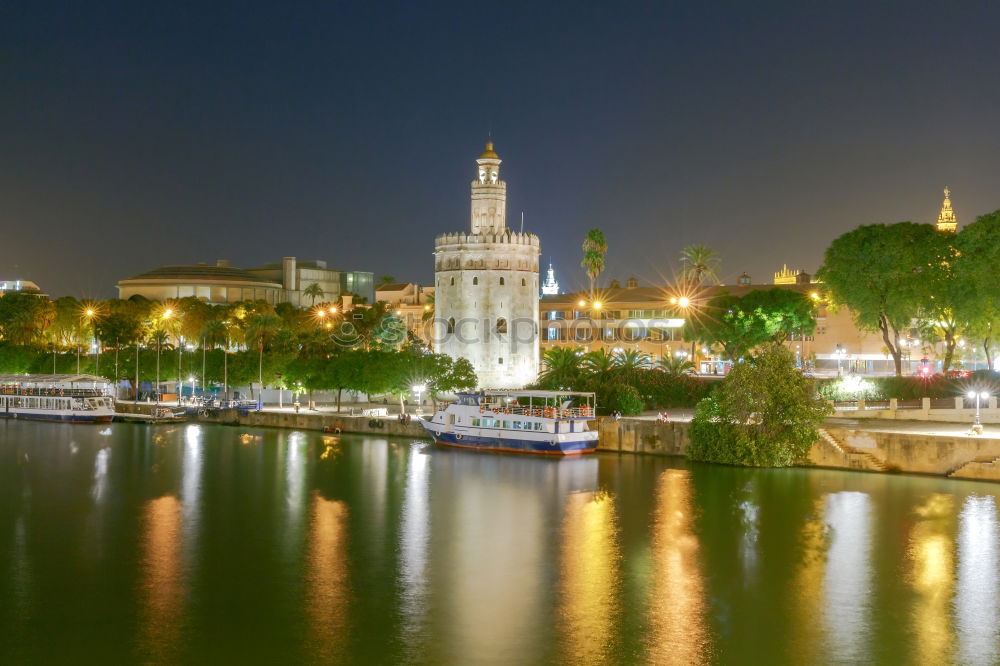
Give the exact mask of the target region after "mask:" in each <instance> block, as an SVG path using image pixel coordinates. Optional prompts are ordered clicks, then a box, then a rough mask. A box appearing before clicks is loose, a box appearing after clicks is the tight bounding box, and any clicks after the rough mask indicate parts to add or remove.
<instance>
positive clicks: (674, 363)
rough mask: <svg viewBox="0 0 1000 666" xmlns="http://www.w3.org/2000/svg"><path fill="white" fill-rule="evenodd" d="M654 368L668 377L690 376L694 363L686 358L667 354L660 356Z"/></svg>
mask: <svg viewBox="0 0 1000 666" xmlns="http://www.w3.org/2000/svg"><path fill="white" fill-rule="evenodd" d="M656 367H658V368H660V369H661V370H663V371H664V372H665V373H667V374H668V375H690V374H693V373H694V363H692V362H691V361H690V360H689V359H688V357H686V356H676V355H670V354H667V355H666V356H661V357H660V360H658V361H657V362H656Z"/></svg>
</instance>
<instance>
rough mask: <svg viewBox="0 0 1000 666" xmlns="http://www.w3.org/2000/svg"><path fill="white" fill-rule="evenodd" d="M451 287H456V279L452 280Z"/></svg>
mask: <svg viewBox="0 0 1000 666" xmlns="http://www.w3.org/2000/svg"><path fill="white" fill-rule="evenodd" d="M451 286H453V287H454V286H455V278H452V279H451Z"/></svg>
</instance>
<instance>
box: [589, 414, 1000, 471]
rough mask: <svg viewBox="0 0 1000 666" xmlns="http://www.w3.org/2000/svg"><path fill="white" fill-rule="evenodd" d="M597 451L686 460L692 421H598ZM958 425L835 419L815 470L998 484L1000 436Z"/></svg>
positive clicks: (814, 457)
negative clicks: (973, 433) (909, 474)
mask: <svg viewBox="0 0 1000 666" xmlns="http://www.w3.org/2000/svg"><path fill="white" fill-rule="evenodd" d="M598 427H599V429H600V440H599V442H600V443H599V444H598V450H600V451H615V452H621V453H643V454H649V455H659V456H683V455H685V454H686V452H687V448H688V446H689V445H690V444H691V440H690V435H689V431H690V427H691V424H690V421H687V420H683V421H682V420H677V421H671V422H669V423H657V422H656V421H651V420H645V419H628V418H626V419H620V420H617V421H615V420H614V419H607V418H602V419H599V426H598ZM968 430H969V426H968V425H967V424H960V423H934V424H933V425H931V424H928V423H924V422H917V421H914V422H906V421H874V420H871V421H869V420H866V421H863V422H862V421H854V420H850V419H836V418H831V419H829V420H828V421H827V422H826V423H825V424H824V427H823V428H822V429H821V430H820V439H819V441H817V442H816V444H815V445H813V447H812V449H811V450H810V452H809V463H810V464H811V465H814V466H817V467H828V468H832V469H850V470H861V471H867V472H882V473H892V472H912V473H916V474H935V475H939V476H948V477H952V478H961V479H981V480H989V481H1000V432H998V433H996V434H991V433H990V431H989V429H987V432H986V434H985V435H977V436H970V435H968V434H967V433H968Z"/></svg>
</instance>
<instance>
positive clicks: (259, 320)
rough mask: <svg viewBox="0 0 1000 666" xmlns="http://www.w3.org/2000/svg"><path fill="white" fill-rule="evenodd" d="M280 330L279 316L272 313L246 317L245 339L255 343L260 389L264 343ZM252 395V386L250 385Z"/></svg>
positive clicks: (261, 386)
mask: <svg viewBox="0 0 1000 666" xmlns="http://www.w3.org/2000/svg"><path fill="white" fill-rule="evenodd" d="M280 330H281V318H279V317H278V316H277V315H273V314H255V315H253V316H251V317H249V318H248V319H247V326H246V333H245V336H246V341H247V344H250V343H251V342H252V343H253V344H255V345H257V350H258V354H259V356H258V358H257V381H258V383H259V384H260V388H261V390H263V389H264V345H265V343H267V342H269V341H270V340H271V338H272V337H273V336H274V335H275V334H277V333H278V331H280ZM250 395H251V396H252V395H253V387H252V386H251V387H250Z"/></svg>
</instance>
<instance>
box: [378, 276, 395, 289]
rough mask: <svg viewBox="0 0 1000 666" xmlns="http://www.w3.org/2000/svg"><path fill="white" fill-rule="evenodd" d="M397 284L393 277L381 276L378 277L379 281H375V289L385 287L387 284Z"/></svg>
mask: <svg viewBox="0 0 1000 666" xmlns="http://www.w3.org/2000/svg"><path fill="white" fill-rule="evenodd" d="M395 282H396V278H395V277H393V276H392V275H380V276H378V280H376V281H375V288H376V289H378V288H379V287H384V286H386V285H387V284H394V283H395Z"/></svg>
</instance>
